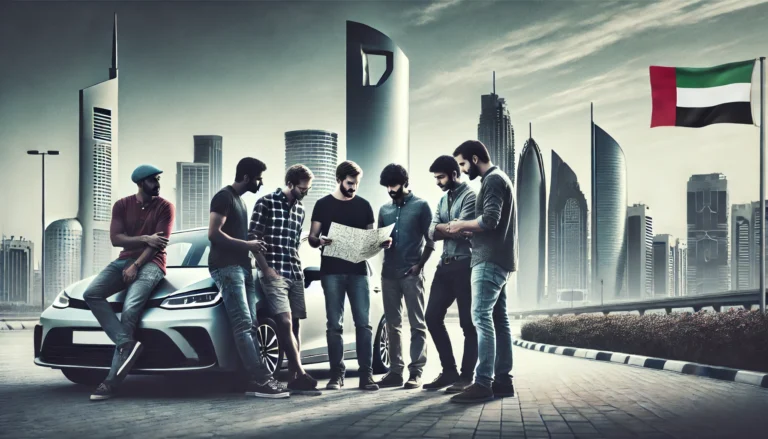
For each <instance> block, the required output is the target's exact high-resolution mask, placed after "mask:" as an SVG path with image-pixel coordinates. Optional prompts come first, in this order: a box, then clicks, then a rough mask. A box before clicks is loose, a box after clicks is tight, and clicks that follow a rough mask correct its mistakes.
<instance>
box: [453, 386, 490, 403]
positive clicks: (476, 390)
mask: <svg viewBox="0 0 768 439" xmlns="http://www.w3.org/2000/svg"><path fill="white" fill-rule="evenodd" d="M487 401H493V390H491V389H489V388H488V387H485V386H481V385H480V384H477V383H474V384H471V385H469V386H468V387H467V388H466V389H464V391H463V392H461V393H459V394H458V395H454V396H453V397H451V402H458V403H463V404H472V403H478V402H487Z"/></svg>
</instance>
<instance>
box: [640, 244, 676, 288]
mask: <svg viewBox="0 0 768 439" xmlns="http://www.w3.org/2000/svg"><path fill="white" fill-rule="evenodd" d="M631 240H632V239H631V238H630V241H631ZM675 245H676V242H675V239H674V238H673V237H672V236H671V235H656V236H654V237H653V295H654V297H673V296H675Z"/></svg>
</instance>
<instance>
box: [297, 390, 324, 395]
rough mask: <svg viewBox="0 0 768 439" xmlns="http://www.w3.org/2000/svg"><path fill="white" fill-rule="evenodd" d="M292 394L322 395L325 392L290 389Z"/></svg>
mask: <svg viewBox="0 0 768 439" xmlns="http://www.w3.org/2000/svg"><path fill="white" fill-rule="evenodd" d="M288 390H289V391H290V392H291V395H304V396H320V395H322V394H323V392H321V391H319V390H290V389H288Z"/></svg>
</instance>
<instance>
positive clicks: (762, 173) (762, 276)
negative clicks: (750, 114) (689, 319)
mask: <svg viewBox="0 0 768 439" xmlns="http://www.w3.org/2000/svg"><path fill="white" fill-rule="evenodd" d="M759 215H760V312H761V313H763V314H765V219H766V218H765V217H766V215H765V57H764V56H761V57H760V213H759Z"/></svg>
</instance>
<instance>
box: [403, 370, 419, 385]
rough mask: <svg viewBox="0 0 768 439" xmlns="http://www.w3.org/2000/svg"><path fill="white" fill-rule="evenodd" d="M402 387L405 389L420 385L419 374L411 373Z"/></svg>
mask: <svg viewBox="0 0 768 439" xmlns="http://www.w3.org/2000/svg"><path fill="white" fill-rule="evenodd" d="M403 387H405V388H406V389H418V388H419V387H421V375H414V374H411V376H409V377H408V381H406V382H405V385H404V386H403Z"/></svg>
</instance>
